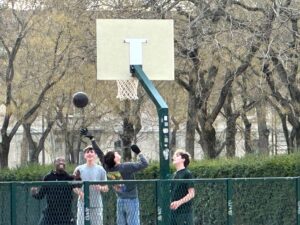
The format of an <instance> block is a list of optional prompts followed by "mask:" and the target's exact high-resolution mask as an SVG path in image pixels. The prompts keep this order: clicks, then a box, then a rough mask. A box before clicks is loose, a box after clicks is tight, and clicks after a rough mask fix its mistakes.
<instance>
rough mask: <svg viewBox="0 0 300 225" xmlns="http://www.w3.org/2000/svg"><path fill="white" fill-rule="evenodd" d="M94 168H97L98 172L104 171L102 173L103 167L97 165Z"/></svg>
mask: <svg viewBox="0 0 300 225" xmlns="http://www.w3.org/2000/svg"><path fill="white" fill-rule="evenodd" d="M96 168H97V169H98V170H104V171H105V169H104V167H103V166H101V165H99V164H97V165H96Z"/></svg>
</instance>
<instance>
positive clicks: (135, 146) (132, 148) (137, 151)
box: [130, 145, 141, 155]
mask: <svg viewBox="0 0 300 225" xmlns="http://www.w3.org/2000/svg"><path fill="white" fill-rule="evenodd" d="M130 148H131V150H132V151H133V152H134V153H135V154H137V155H138V154H139V153H140V152H141V150H140V148H139V147H138V146H137V145H131V147H130Z"/></svg>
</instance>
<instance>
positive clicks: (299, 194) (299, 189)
mask: <svg viewBox="0 0 300 225" xmlns="http://www.w3.org/2000/svg"><path fill="white" fill-rule="evenodd" d="M296 211H297V215H296V216H297V217H296V218H297V225H300V177H298V178H296Z"/></svg>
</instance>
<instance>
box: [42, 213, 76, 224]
mask: <svg viewBox="0 0 300 225" xmlns="http://www.w3.org/2000/svg"><path fill="white" fill-rule="evenodd" d="M75 224H76V223H75V220H74V219H73V218H70V217H69V218H57V216H54V215H52V216H50V215H42V217H41V219H40V221H39V225H75Z"/></svg>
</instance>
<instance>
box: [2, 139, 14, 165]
mask: <svg viewBox="0 0 300 225" xmlns="http://www.w3.org/2000/svg"><path fill="white" fill-rule="evenodd" d="M10 142H11V140H10V139H9V138H8V137H7V136H6V135H2V142H1V144H0V168H1V169H3V168H7V167H8V154H9V149H10Z"/></svg>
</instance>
